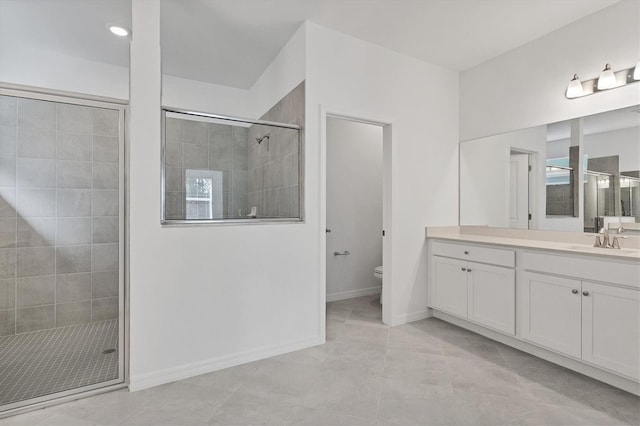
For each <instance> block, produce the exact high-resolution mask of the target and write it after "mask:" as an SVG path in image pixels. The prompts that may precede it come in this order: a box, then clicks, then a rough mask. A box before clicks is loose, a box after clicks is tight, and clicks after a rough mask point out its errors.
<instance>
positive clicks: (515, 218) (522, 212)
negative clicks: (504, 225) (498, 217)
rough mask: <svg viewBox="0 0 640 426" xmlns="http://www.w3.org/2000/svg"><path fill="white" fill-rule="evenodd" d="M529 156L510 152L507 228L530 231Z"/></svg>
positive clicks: (515, 151) (530, 192) (530, 181)
mask: <svg viewBox="0 0 640 426" xmlns="http://www.w3.org/2000/svg"><path fill="white" fill-rule="evenodd" d="M530 157H531V154H530V153H527V152H522V151H517V150H513V149H512V150H511V151H510V159H509V165H510V166H509V203H508V208H509V212H508V213H509V215H508V217H509V228H515V229H531V220H532V214H531V204H532V197H531V194H532V192H533V191H531V185H532V179H531V171H532V165H531V163H532V161H531V158H530Z"/></svg>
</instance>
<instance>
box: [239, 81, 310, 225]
mask: <svg viewBox="0 0 640 426" xmlns="http://www.w3.org/2000/svg"><path fill="white" fill-rule="evenodd" d="M304 116H305V86H304V81H303V82H302V83H300V84H299V85H298V86H297V87H296V88H294V89H293V90H292V91H291V92H289V94H287V95H286V96H285V97H284V98H282V99H281V100H280V101H279V102H278V103H277V104H276V105H274V106H273V107H272V108H271V109H270V110H269V111H267V113H265V114H264V115H263V116H262V117H261V120H267V121H276V122H280V123H292V124H297V125H299V126H304ZM267 133H269V134H270V135H271V137H270V138H269V140H268V141H267V140H266V139H265V140H263V142H262V143H260V144H258V143H257V142H256V138H257V137H262V136H264V135H265V134H267ZM248 137H249V140H248V148H249V158H248V165H249V181H248V191H249V194H248V207H249V208H251V207H252V206H255V207H257V213H258V217H298V216H299V214H300V207H299V206H300V203H299V192H300V191H299V188H300V186H301V185H302V182H298V180H299V178H298V176H299V170H298V167H299V161H298V158H299V152H298V132H297V131H295V130H291V129H282V128H275V127H267V126H261V125H257V124H255V125H253V126H251V128H249V134H248ZM300 149H301V150H303V149H304V132H302V131H301V132H300ZM300 158H304V156H300ZM302 186H303V185H302Z"/></svg>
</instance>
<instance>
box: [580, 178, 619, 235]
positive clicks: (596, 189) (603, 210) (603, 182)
mask: <svg viewBox="0 0 640 426" xmlns="http://www.w3.org/2000/svg"><path fill="white" fill-rule="evenodd" d="M612 215H614V181H613V177H612V176H611V175H609V174H606V173H598V172H593V171H590V170H587V171H586V172H585V181H584V232H598V231H599V230H600V229H602V227H603V226H604V216H612Z"/></svg>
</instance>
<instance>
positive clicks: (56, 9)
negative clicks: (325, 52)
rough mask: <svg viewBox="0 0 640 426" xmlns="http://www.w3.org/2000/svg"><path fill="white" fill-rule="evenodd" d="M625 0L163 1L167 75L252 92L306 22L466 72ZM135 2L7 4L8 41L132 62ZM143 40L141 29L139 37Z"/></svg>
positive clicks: (1, 4) (11, 0) (1, 7)
mask: <svg viewBox="0 0 640 426" xmlns="http://www.w3.org/2000/svg"><path fill="white" fill-rule="evenodd" d="M617 1H619V0H161V4H162V23H161V33H162V49H163V67H164V68H163V72H165V73H167V74H171V75H175V76H179V77H183V78H189V79H194V80H200V81H207V82H210V83H216V84H221V85H225V86H231V87H237V88H242V89H248V88H250V87H251V86H252V85H253V83H254V82H255V81H256V80H257V78H258V77H259V76H260V75H261V74H262V72H263V71H264V70H265V69H266V67H267V66H268V65H269V63H270V62H271V61H272V60H273V58H274V57H275V56H276V55H277V53H278V52H279V51H280V49H281V48H282V47H283V46H284V44H285V43H286V42H287V40H289V38H290V37H291V36H292V35H293V34H294V33H295V31H296V30H297V29H298V28H299V27H300V25H301V24H302V22H304V21H305V20H308V21H312V22H314V23H316V24H318V25H321V26H325V27H328V28H332V29H335V30H337V31H340V32H342V33H345V34H349V35H351V36H354V37H356V38H359V39H362V40H366V41H369V42H371V43H374V44H377V45H380V46H383V47H386V48H388V49H391V50H394V51H397V52H400V53H403V54H406V55H409V56H412V57H415V58H418V59H420V60H424V61H426V62H430V63H433V64H436V65H440V66H443V67H446V68H449V69H452V70H465V69H468V68H471V67H473V66H475V65H477V64H479V63H482V62H484V61H486V60H488V59H490V58H492V57H495V56H497V55H500V54H502V53H505V52H507V51H509V50H511V49H514V48H516V47H518V46H521V45H523V44H525V43H528V42H530V41H532V40H534V39H536V38H539V37H541V36H543V35H545V34H548V33H549V32H551V31H554V30H556V29H558V28H560V27H562V26H564V25H567V24H569V23H571V22H573V21H575V20H578V19H580V18H582V17H584V16H586V15H588V14H591V13H593V12H595V11H597V10H599V9H602V8H605V7H607V6H610V5H612V4H614V3H616V2H617ZM130 5H131V0H0V37H1V38H0V40H1V41H2V42H3V43H12V42H14V43H30V44H35V45H38V46H40V47H42V48H45V49H52V50H57V51H60V52H61V53H63V54H67V55H72V56H78V57H81V58H84V59H89V60H94V61H99V62H105V63H110V64H116V65H121V66H124V65H127V64H128V46H127V44H126V42H125V40H122V39H116V38H115V37H113V36H111V35H110V34H109V33H108V32H106V30H105V24H106V23H107V22H115V23H123V25H125V26H128V27H130V26H131V11H130ZM134 36H135V34H134Z"/></svg>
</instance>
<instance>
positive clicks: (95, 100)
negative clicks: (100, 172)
mask: <svg viewBox="0 0 640 426" xmlns="http://www.w3.org/2000/svg"><path fill="white" fill-rule="evenodd" d="M0 95H5V96H14V97H19V98H26V99H35V100H42V101H49V102H57V103H66V104H71V105H80V106H88V107H95V108H106V109H112V110H117V111H118V122H119V125H120V128H119V129H118V140H119V145H120V146H119V148H118V162H119V169H120V170H119V173H118V174H119V176H118V177H119V180H120V183H119V197H118V198H119V206H118V214H119V228H120V230H119V243H118V245H119V259H118V260H119V262H120V265H121V267H120V271H119V291H120V294H121V297H120V298H119V300H118V305H119V306H118V312H119V313H118V334H119V335H118V343H119V345H120V348H121V350H120V351H119V354H118V355H119V356H118V363H119V365H118V378H117V379H113V380H109V381H105V382H101V383H96V384H94V385H89V386H83V387H80V388H74V389H69V390H67V391H62V392H56V393H54V394H50V395H45V396H41V397H37V398H32V399H28V400H25V401H19V402H15V403H11V404H7V405H6V407H7V408H6V409H5V410H3V411H1V412H0V418H5V417H9V416H13V415H16V414H21V413H25V412H29V411H33V410H36V409H41V408H45V407H49V406H52V405H57V404H61V403H64V402H68V401H73V400H77V399H80V398H86V397H89V396H93V395H98V394H101V393H105V392H110V391H112V390H115V389H121V388H126V387H128V383H129V349H130V345H129V274H128V272H129V265H128V260H127V253H128V250H129V232H128V228H127V227H128V223H129V221H128V205H129V203H128V191H127V183H126V178H127V176H128V170H129V165H128V158H129V156H128V149H129V139H128V138H129V132H128V131H127V129H128V127H129V124H128V123H129V101H128V100H126V99H118V98H109V97H104V96H96V95H89V94H82V93H75V92H66V91H62V90H55V89H47V88H40V87H33V86H25V85H19V84H12V83H3V82H0Z"/></svg>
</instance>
